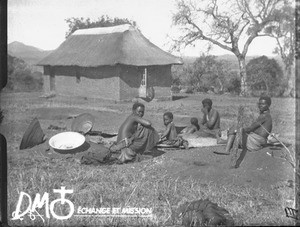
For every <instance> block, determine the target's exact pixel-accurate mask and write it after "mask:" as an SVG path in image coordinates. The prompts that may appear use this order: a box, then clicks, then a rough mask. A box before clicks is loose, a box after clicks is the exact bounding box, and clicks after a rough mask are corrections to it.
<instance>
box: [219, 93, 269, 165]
mask: <svg viewBox="0 0 300 227" xmlns="http://www.w3.org/2000/svg"><path fill="white" fill-rule="evenodd" d="M270 105H271V98H270V97H268V96H261V97H260V98H259V101H258V109H259V112H260V115H259V116H258V118H257V119H256V120H255V121H254V122H253V123H252V124H251V125H250V126H249V127H245V128H242V129H241V130H242V131H241V135H242V138H236V134H237V130H238V129H237V128H235V127H232V128H230V129H229V132H228V140H227V144H226V150H225V153H221V154H228V155H229V154H230V150H231V148H232V146H233V143H234V140H235V139H238V140H239V144H240V146H241V148H242V150H243V151H242V153H241V154H240V157H239V158H238V159H237V161H236V164H235V165H234V166H232V167H233V168H238V167H239V165H240V163H241V162H242V160H243V158H244V156H245V154H246V151H247V150H248V151H257V150H260V149H261V148H262V147H263V146H264V145H265V144H266V143H267V138H268V135H269V133H271V131H272V117H271V114H270V109H269V108H270ZM218 153H219V152H218Z"/></svg>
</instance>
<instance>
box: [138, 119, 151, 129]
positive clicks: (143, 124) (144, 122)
mask: <svg viewBox="0 0 300 227" xmlns="http://www.w3.org/2000/svg"><path fill="white" fill-rule="evenodd" d="M135 121H136V122H138V123H140V124H141V125H142V126H145V127H149V126H151V122H150V121H148V120H146V119H143V118H141V117H135Z"/></svg>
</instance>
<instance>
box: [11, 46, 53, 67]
mask: <svg viewBox="0 0 300 227" xmlns="http://www.w3.org/2000/svg"><path fill="white" fill-rule="evenodd" d="M7 50H8V54H9V55H11V56H14V57H17V58H20V59H22V60H24V61H25V62H26V63H28V64H30V65H35V64H36V63H37V62H38V61H40V60H41V59H42V58H44V57H46V56H47V55H48V54H50V53H51V52H52V51H51V50H42V49H39V48H36V47H34V46H29V45H26V44H24V43H21V42H17V41H15V42H12V43H9V44H8V45H7Z"/></svg>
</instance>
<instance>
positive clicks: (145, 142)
mask: <svg viewBox="0 0 300 227" xmlns="http://www.w3.org/2000/svg"><path fill="white" fill-rule="evenodd" d="M144 112H145V106H144V104H142V103H134V104H133V106H132V114H130V115H129V116H128V117H127V118H126V120H125V121H124V122H123V124H122V125H121V126H120V128H119V131H118V138H117V144H114V145H113V146H111V147H110V150H111V152H116V153H118V154H119V156H118V158H117V159H118V163H125V162H127V161H132V160H134V159H135V157H136V155H137V154H143V153H144V152H145V151H148V150H151V149H152V148H153V147H154V146H155V145H156V143H157V142H158V140H159V135H158V133H157V132H156V131H155V130H154V129H153V128H152V127H151V122H150V121H148V120H146V119H143V118H142V117H143V116H144Z"/></svg>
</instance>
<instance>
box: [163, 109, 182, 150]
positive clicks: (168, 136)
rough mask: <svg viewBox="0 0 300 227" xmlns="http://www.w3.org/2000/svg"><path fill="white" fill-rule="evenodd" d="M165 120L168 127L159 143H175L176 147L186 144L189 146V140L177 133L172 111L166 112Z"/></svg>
mask: <svg viewBox="0 0 300 227" xmlns="http://www.w3.org/2000/svg"><path fill="white" fill-rule="evenodd" d="M163 121H164V125H165V126H166V129H165V131H164V132H163V133H162V134H161V135H160V141H159V143H163V144H167V145H173V146H174V147H180V146H184V147H185V148H188V144H187V141H185V140H183V139H182V138H181V137H179V136H178V135H177V132H176V127H175V125H174V123H173V114H172V113H171V112H166V113H164V115H163Z"/></svg>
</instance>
